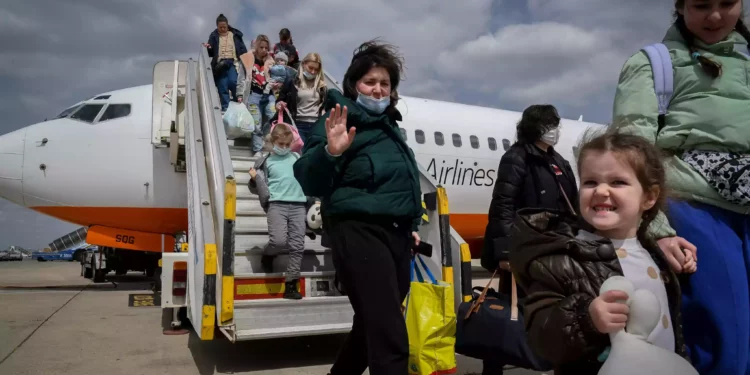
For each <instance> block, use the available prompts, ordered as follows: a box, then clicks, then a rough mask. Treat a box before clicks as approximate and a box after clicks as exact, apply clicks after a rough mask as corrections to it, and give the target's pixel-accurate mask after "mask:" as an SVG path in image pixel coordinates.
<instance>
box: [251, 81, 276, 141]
mask: <svg viewBox="0 0 750 375" xmlns="http://www.w3.org/2000/svg"><path fill="white" fill-rule="evenodd" d="M247 110H248V111H250V114H251V115H252V116H253V119H255V131H254V132H253V152H260V150H262V149H263V137H264V136H266V134H268V132H269V131H270V130H271V126H270V125H269V120H270V119H272V118H273V116H274V115H275V114H276V97H275V96H273V94H258V93H256V92H251V93H250V97H249V98H248V99H247Z"/></svg>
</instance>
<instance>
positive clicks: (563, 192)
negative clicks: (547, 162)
mask: <svg viewBox="0 0 750 375" xmlns="http://www.w3.org/2000/svg"><path fill="white" fill-rule="evenodd" d="M557 186H559V187H560V193H562V195H563V197H564V198H565V202H566V203H568V208H569V209H570V213H572V214H573V216H578V214H576V210H575V209H574V208H573V205H572V204H571V203H570V199H568V194H565V189H563V186H562V184H561V183H560V180H559V179H558V180H557Z"/></svg>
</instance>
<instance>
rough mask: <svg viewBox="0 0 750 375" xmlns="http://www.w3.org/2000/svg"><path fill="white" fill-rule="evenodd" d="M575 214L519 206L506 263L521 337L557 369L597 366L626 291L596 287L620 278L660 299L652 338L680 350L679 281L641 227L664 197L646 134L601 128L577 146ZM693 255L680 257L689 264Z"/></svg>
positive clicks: (559, 373)
mask: <svg viewBox="0 0 750 375" xmlns="http://www.w3.org/2000/svg"><path fill="white" fill-rule="evenodd" d="M578 174H579V176H580V180H581V185H580V186H581V187H580V190H579V200H580V203H579V205H580V207H579V209H580V214H581V218H580V219H582V220H580V221H579V218H578V217H576V216H574V214H571V213H567V212H564V213H563V212H562V211H557V210H548V209H524V210H520V211H519V212H518V218H517V219H516V222H515V225H514V227H513V230H512V233H511V236H510V239H511V251H510V262H511V268H512V269H513V272H514V275H515V276H516V279H517V280H518V283H519V284H520V286H521V287H522V288H523V289H524V290H525V291H526V293H527V297H526V299H525V301H524V303H523V305H524V306H523V307H524V309H523V310H524V318H525V321H526V329H527V332H528V337H529V343H530V345H531V346H532V348H533V349H534V351H535V352H536V353H537V354H538V355H540V356H541V357H543V358H545V359H547V360H549V361H550V362H552V363H553V364H554V365H555V374H556V375H566V374H576V375H587V374H597V373H598V371H599V369H600V367H601V366H602V363H603V359H604V358H603V357H606V350H607V347H608V346H609V345H610V341H609V335H608V334H609V333H614V332H617V331H618V330H620V329H623V328H624V327H625V324H626V322H627V320H628V306H627V305H626V304H623V303H621V302H618V301H619V300H626V299H627V298H628V295H627V294H625V293H624V292H622V291H615V290H612V291H609V292H607V293H604V294H602V295H601V296H599V289H600V287H601V286H602V284H603V283H604V281H605V280H607V279H608V278H610V277H612V276H624V277H625V278H627V279H628V280H629V281H631V282H632V283H633V285H634V287H635V289H647V290H649V291H651V292H652V293H653V294H654V295H655V296H656V297H657V299H658V300H659V303H660V307H659V308H660V310H661V320H660V324H658V325H657V327H656V328H655V329H654V330H653V331H652V332H651V333H650V334H649V336H648V340H647V341H649V342H650V343H651V344H653V345H657V346H659V347H662V348H664V349H666V350H669V351H673V352H675V353H677V354H679V355H680V356H682V357H686V356H687V350H686V347H685V344H684V340H683V338H682V325H681V322H680V319H681V317H680V287H679V283H678V282H677V278H676V276H675V274H674V273H673V272H672V271H671V270H670V269H669V265H668V263H667V261H666V259H665V257H664V254H663V253H662V251H661V250H659V247H658V245H656V242H655V241H654V240H653V238H651V237H649V236H648V235H647V231H646V229H647V227H648V226H649V224H650V223H651V222H652V221H653V220H654V218H655V217H656V215H657V214H658V212H659V210H660V209H661V208H662V206H663V204H664V201H665V193H664V192H665V174H664V168H663V166H662V159H661V157H660V153H659V151H658V150H657V149H656V148H655V147H654V146H652V145H651V144H649V143H648V141H646V140H645V139H643V138H641V137H639V136H634V135H628V134H618V133H616V132H612V131H610V132H607V133H605V134H602V135H599V136H597V137H595V138H593V139H591V140H590V141H588V142H585V143H584V144H583V145H582V146H581V147H580V155H579V159H578ZM695 267H696V263H695V260H694V259H690V261H689V262H688V263H687V264H685V271H686V272H693V271H694V270H695Z"/></svg>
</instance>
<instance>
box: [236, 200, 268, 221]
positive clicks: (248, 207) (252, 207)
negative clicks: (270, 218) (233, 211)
mask: <svg viewBox="0 0 750 375" xmlns="http://www.w3.org/2000/svg"><path fill="white" fill-rule="evenodd" d="M237 216H263V217H265V216H266V213H265V211H263V207H261V206H260V200H258V199H237Z"/></svg>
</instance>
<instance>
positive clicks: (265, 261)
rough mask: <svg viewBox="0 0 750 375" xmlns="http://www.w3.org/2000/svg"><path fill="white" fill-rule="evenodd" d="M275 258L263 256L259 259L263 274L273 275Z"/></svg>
mask: <svg viewBox="0 0 750 375" xmlns="http://www.w3.org/2000/svg"><path fill="white" fill-rule="evenodd" d="M274 258H275V257H274V256H271V255H263V257H261V258H260V268H262V269H263V272H265V273H273V259H274Z"/></svg>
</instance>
